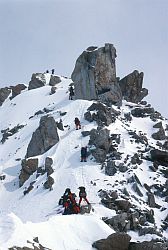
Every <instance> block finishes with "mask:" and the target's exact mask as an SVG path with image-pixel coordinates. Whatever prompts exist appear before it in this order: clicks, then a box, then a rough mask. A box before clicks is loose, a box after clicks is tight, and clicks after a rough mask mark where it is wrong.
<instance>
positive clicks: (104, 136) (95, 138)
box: [89, 128, 111, 162]
mask: <svg viewBox="0 0 168 250" xmlns="http://www.w3.org/2000/svg"><path fill="white" fill-rule="evenodd" d="M110 144H111V139H110V137H109V130H108V129H106V128H105V129H100V130H96V129H92V130H91V131H90V140H89V145H94V146H95V149H91V153H92V155H93V156H94V157H95V159H96V161H97V162H104V161H105V159H106V153H107V152H108V150H109V148H110Z"/></svg>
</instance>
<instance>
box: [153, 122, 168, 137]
mask: <svg viewBox="0 0 168 250" xmlns="http://www.w3.org/2000/svg"><path fill="white" fill-rule="evenodd" d="M153 128H158V129H159V130H158V131H157V132H155V133H153V134H152V138H153V139H155V140H165V139H166V135H165V131H164V128H163V125H162V122H159V123H156V124H155V125H154V126H153Z"/></svg>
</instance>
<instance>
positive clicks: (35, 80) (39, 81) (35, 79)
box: [28, 73, 46, 90]
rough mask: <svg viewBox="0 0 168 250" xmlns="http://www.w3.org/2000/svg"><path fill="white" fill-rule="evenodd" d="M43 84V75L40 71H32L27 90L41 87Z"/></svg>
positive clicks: (44, 81)
mask: <svg viewBox="0 0 168 250" xmlns="http://www.w3.org/2000/svg"><path fill="white" fill-rule="evenodd" d="M45 84H46V79H45V75H44V74H42V73H34V74H33V75H32V77H31V81H30V82H29V87H28V90H30V89H37V88H40V87H43V86H45Z"/></svg>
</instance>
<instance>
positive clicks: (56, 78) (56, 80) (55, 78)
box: [49, 75, 61, 86]
mask: <svg viewBox="0 0 168 250" xmlns="http://www.w3.org/2000/svg"><path fill="white" fill-rule="evenodd" d="M60 82H61V79H60V77H59V76H53V75H51V78H50V81H49V85H50V86H55V85H56V84H58V83H60Z"/></svg>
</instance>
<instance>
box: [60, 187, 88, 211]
mask: <svg viewBox="0 0 168 250" xmlns="http://www.w3.org/2000/svg"><path fill="white" fill-rule="evenodd" d="M79 190H80V191H79V203H78V204H77V202H76V194H75V193H72V192H71V190H70V188H67V189H66V190H65V192H64V194H63V196H62V197H61V199H60V200H59V205H62V206H63V207H64V213H63V214H64V215H66V214H78V213H80V205H81V202H82V199H84V200H85V201H86V202H87V204H88V205H90V203H89V201H88V199H87V198H86V196H87V194H86V191H85V187H79Z"/></svg>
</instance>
